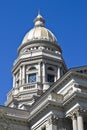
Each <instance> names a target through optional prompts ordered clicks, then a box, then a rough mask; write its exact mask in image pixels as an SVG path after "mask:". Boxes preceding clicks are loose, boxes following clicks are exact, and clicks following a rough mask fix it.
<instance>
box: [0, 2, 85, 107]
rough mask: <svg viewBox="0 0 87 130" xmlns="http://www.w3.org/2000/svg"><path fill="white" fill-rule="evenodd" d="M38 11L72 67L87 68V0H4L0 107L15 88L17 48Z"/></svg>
mask: <svg viewBox="0 0 87 130" xmlns="http://www.w3.org/2000/svg"><path fill="white" fill-rule="evenodd" d="M38 10H40V12H41V15H42V16H43V17H44V18H45V20H46V23H45V26H46V27H47V28H48V29H50V30H51V31H52V32H53V33H54V34H55V36H56V38H57V39H58V43H59V45H60V46H61V47H62V50H63V57H64V59H65V61H66V64H67V66H68V68H71V67H77V66H83V65H87V1H86V0H0V57H1V60H0V61H1V64H0V104H1V105H4V102H5V100H6V94H7V93H8V91H9V90H10V89H11V88H12V73H11V69H12V66H13V62H14V60H15V59H16V58H17V49H18V47H19V46H20V44H21V41H22V39H23V37H24V35H25V34H26V32H27V31H28V30H30V29H31V28H32V27H33V20H34V18H35V17H36V16H37V13H38Z"/></svg>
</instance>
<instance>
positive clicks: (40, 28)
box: [22, 14, 57, 44]
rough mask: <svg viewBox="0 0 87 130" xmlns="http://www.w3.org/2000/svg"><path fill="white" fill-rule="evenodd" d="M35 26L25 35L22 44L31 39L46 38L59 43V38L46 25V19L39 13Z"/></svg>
mask: <svg viewBox="0 0 87 130" xmlns="http://www.w3.org/2000/svg"><path fill="white" fill-rule="evenodd" d="M34 23H35V26H34V28H33V29H31V30H30V31H29V32H28V33H27V34H26V35H25V37H24V39H23V41H22V44H24V43H27V42H29V41H34V40H43V41H44V40H45V41H49V42H52V43H57V40H56V38H55V36H54V34H53V33H52V32H51V31H50V30H48V29H47V28H45V27H44V23H45V20H44V18H43V17H42V16H41V15H40V14H38V16H37V17H36V19H35V20H34Z"/></svg>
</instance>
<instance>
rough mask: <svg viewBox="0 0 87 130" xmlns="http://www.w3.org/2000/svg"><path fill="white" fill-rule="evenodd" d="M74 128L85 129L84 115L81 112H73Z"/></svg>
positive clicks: (77, 129)
mask: <svg viewBox="0 0 87 130" xmlns="http://www.w3.org/2000/svg"><path fill="white" fill-rule="evenodd" d="M72 125H73V130H84V122H83V116H82V113H81V112H77V114H73V116H72Z"/></svg>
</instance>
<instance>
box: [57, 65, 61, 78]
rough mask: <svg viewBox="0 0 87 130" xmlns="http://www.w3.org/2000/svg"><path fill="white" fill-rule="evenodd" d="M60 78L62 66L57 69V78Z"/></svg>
mask: <svg viewBox="0 0 87 130" xmlns="http://www.w3.org/2000/svg"><path fill="white" fill-rule="evenodd" d="M59 78H60V68H59V67H58V71H57V79H59Z"/></svg>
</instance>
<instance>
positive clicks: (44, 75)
mask: <svg viewBox="0 0 87 130" xmlns="http://www.w3.org/2000/svg"><path fill="white" fill-rule="evenodd" d="M45 77H46V72H45V63H43V83H45V82H46V79H45Z"/></svg>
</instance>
